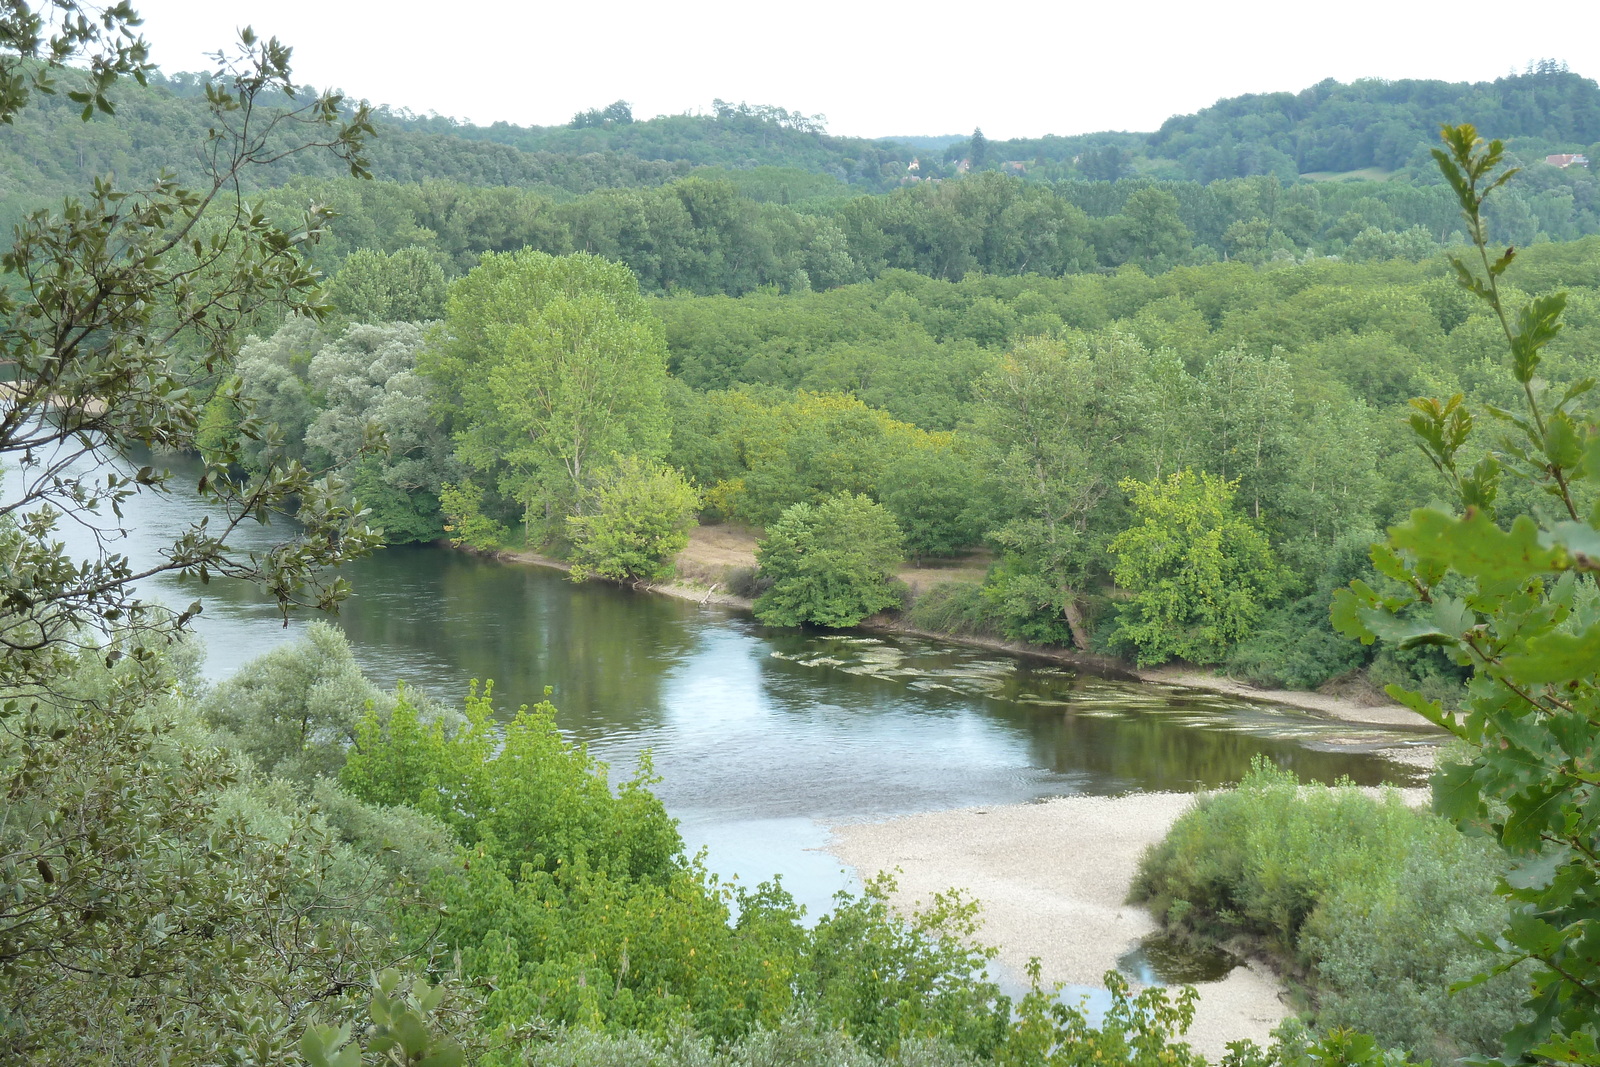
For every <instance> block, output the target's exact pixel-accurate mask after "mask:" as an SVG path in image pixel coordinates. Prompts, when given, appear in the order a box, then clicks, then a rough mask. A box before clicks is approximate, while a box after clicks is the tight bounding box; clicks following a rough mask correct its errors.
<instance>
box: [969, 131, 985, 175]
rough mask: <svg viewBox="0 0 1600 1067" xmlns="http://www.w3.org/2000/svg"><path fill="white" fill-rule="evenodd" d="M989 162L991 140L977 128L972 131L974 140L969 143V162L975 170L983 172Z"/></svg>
mask: <svg viewBox="0 0 1600 1067" xmlns="http://www.w3.org/2000/svg"><path fill="white" fill-rule="evenodd" d="M988 160H989V139H988V138H987V137H985V136H984V135H983V131H982V130H980V129H978V128H977V127H973V129H972V139H971V140H969V141H968V142H967V162H968V163H969V164H971V166H972V169H973V170H982V169H983V165H984V164H985V163H987V162H988Z"/></svg>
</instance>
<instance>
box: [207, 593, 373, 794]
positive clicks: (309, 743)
mask: <svg viewBox="0 0 1600 1067" xmlns="http://www.w3.org/2000/svg"><path fill="white" fill-rule="evenodd" d="M389 702H390V701H389V698H388V697H386V696H385V694H383V693H382V692H380V691H379V690H378V689H377V687H376V686H374V685H372V683H370V682H368V681H367V679H366V678H365V676H363V675H362V673H361V668H360V667H358V666H357V665H356V662H355V657H354V656H352V655H351V654H350V645H349V643H348V642H347V641H346V640H345V637H344V634H343V633H342V632H341V631H339V630H336V629H334V628H333V627H332V626H329V625H328V624H327V623H325V622H322V621H320V620H319V621H316V622H313V623H312V624H311V625H310V626H309V627H308V628H307V629H306V635H305V637H304V638H302V639H301V640H299V641H296V642H294V643H293V644H290V645H284V646H281V647H279V648H276V649H273V650H272V651H271V652H268V653H267V654H266V655H264V656H261V657H259V658H257V659H254V660H251V661H250V662H249V663H248V664H246V665H245V666H244V667H242V668H241V669H240V670H239V671H238V673H236V674H235V675H234V676H233V677H232V678H229V679H228V680H227V681H225V682H223V683H222V684H221V685H219V686H218V687H217V688H216V689H215V690H213V691H212V692H211V693H210V694H208V695H207V697H206V699H205V702H204V704H203V710H202V713H203V714H204V715H205V718H206V720H207V721H208V722H209V723H211V725H212V727H213V728H214V729H215V730H216V731H217V740H218V741H219V743H221V744H222V745H223V747H226V748H229V749H233V750H235V751H243V752H248V753H249V754H250V755H251V757H252V758H253V759H254V760H255V763H256V767H257V768H258V769H259V770H260V771H261V772H262V773H264V774H268V775H279V776H281V777H285V778H290V779H293V780H295V781H299V782H303V783H310V782H311V781H312V780H313V779H315V778H317V777H318V776H321V775H332V774H337V773H338V772H339V768H340V767H342V766H344V761H345V749H346V748H347V747H348V746H349V745H350V743H351V742H352V741H354V740H355V737H356V727H357V724H359V723H360V722H361V720H362V717H363V716H364V715H366V714H367V712H368V711H369V710H370V709H375V708H378V707H383V706H386V705H387V704H388V703H389Z"/></svg>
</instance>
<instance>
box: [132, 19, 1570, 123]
mask: <svg viewBox="0 0 1600 1067" xmlns="http://www.w3.org/2000/svg"><path fill="white" fill-rule="evenodd" d="M137 7H138V10H139V11H140V14H141V15H143V16H144V20H145V25H144V33H145V36H146V37H147V39H148V40H149V41H150V42H151V45H152V54H153V58H154V60H155V61H156V62H157V63H159V64H160V65H161V67H162V69H164V70H174V71H182V70H203V69H207V64H206V62H205V60H204V57H205V55H206V54H207V53H211V52H215V51H216V50H217V49H218V48H222V47H228V46H230V45H231V42H232V41H233V40H234V39H235V36H236V33H237V30H238V29H239V28H240V27H242V26H244V25H247V24H248V25H251V26H252V27H253V28H254V29H255V30H256V32H257V33H259V34H261V35H263V36H276V37H278V38H279V39H281V40H282V41H283V42H284V43H285V44H288V45H290V46H291V47H293V48H294V49H295V74H296V77H297V78H298V79H299V80H300V81H302V82H304V83H307V84H312V85H321V86H337V87H339V88H342V89H344V90H346V91H347V92H348V93H349V94H350V95H351V96H352V97H355V98H359V99H366V100H372V101H380V102H382V103H384V104H386V105H387V106H389V107H391V108H394V109H396V110H400V109H404V110H409V111H411V112H413V113H415V114H419V115H428V114H438V115H441V116H449V117H455V118H457V119H458V120H460V121H464V122H468V123H471V124H473V125H480V126H487V125H492V124H494V123H495V122H507V123H510V124H513V125H518V126H560V125H564V124H566V123H567V122H568V121H570V119H571V117H572V116H573V115H574V114H575V113H578V112H581V111H585V110H588V109H590V108H597V107H599V108H603V107H605V106H606V105H607V104H609V103H611V102H612V101H614V100H627V101H629V102H630V103H631V104H632V105H633V107H634V111H635V114H637V115H639V116H641V117H645V116H654V115H661V114H668V115H670V114H684V113H693V111H694V109H697V108H699V109H703V108H706V107H708V106H709V105H710V102H711V101H712V100H713V99H714V98H717V97H719V96H721V97H725V98H729V97H728V95H727V94H728V90H729V89H730V88H732V87H735V86H737V87H738V91H737V92H735V93H734V94H733V95H732V97H731V98H732V99H742V100H746V101H761V102H766V103H773V102H781V103H782V106H785V107H789V106H791V105H794V104H799V105H803V106H802V108H801V110H803V111H805V112H806V113H807V114H812V113H817V114H824V115H827V116H828V120H829V121H828V129H829V132H830V133H832V134H834V135H836V136H848V137H862V138H867V139H872V140H879V139H884V138H890V137H897V136H898V137H913V136H926V137H942V136H958V135H965V134H966V133H969V132H970V131H971V130H972V129H973V128H974V127H978V128H981V129H983V130H984V132H985V135H986V136H988V137H989V138H991V139H993V140H1012V139H1018V138H1033V137H1044V136H1052V135H1053V136H1062V137H1070V136H1076V135H1080V134H1084V133H1100V132H1148V131H1151V130H1155V129H1159V128H1160V126H1161V124H1162V122H1164V121H1165V120H1166V119H1168V118H1170V117H1172V116H1174V115H1185V114H1192V113H1193V112H1195V111H1199V110H1201V109H1203V108H1205V107H1208V106H1210V105H1212V104H1214V103H1215V102H1216V101H1218V100H1223V99H1228V98H1232V97H1237V96H1245V95H1252V94H1261V93H1266V92H1278V91H1299V89H1303V88H1306V87H1309V86H1312V85H1315V84H1317V83H1318V82H1320V81H1323V80H1325V79H1327V78H1330V77H1331V78H1334V79H1336V80H1338V81H1341V82H1346V83H1348V82H1351V81H1356V80H1360V79H1363V78H1376V79H1381V80H1387V81H1396V80H1401V79H1405V78H1416V79H1424V80H1442V81H1450V82H1480V81H1492V80H1493V79H1494V78H1497V77H1501V76H1503V75H1505V74H1506V73H1508V72H1509V71H1520V70H1522V69H1523V68H1524V66H1525V65H1526V64H1528V63H1530V62H1534V61H1538V60H1540V59H1544V58H1552V59H1555V60H1558V61H1562V62H1565V63H1566V64H1567V65H1568V66H1569V67H1570V68H1572V69H1574V70H1579V71H1582V70H1585V69H1587V70H1600V5H1594V4H1591V3H1580V2H1578V0H1557V2H1555V3H1553V4H1552V5H1549V7H1548V9H1547V11H1546V16H1547V17H1545V18H1542V19H1541V20H1539V22H1540V24H1539V25H1538V26H1524V25H1521V24H1519V23H1517V22H1515V21H1514V20H1508V19H1505V18H1504V17H1503V10H1502V9H1501V7H1500V6H1499V5H1497V4H1491V3H1488V2H1487V0H1466V2H1465V3H1463V4H1460V5H1457V6H1456V7H1455V8H1453V9H1452V10H1451V12H1450V13H1449V16H1448V17H1449V18H1450V19H1451V20H1452V21H1450V22H1449V23H1447V22H1446V21H1445V16H1441V15H1439V14H1437V13H1436V12H1435V10H1434V9H1432V8H1431V7H1430V8H1429V9H1428V10H1424V9H1423V5H1416V4H1411V5H1408V4H1404V3H1402V4H1394V3H1392V2H1381V0H1352V3H1350V4H1347V5H1346V6H1345V8H1344V9H1343V10H1342V12H1341V14H1340V16H1339V17H1338V18H1336V19H1334V18H1329V17H1328V16H1326V15H1324V14H1320V13H1316V12H1304V11H1300V10H1289V11H1285V10H1284V9H1283V8H1282V6H1281V5H1272V4H1268V3H1266V2H1265V0H1224V3H1222V4H1220V5H1214V6H1212V7H1209V8H1207V9H1206V10H1204V11H1200V10H1197V9H1196V8H1194V7H1193V6H1192V5H1187V4H1180V3H1177V2H1175V0H1159V2H1157V3H1156V4H1155V5H1153V6H1152V7H1150V8H1148V9H1146V10H1143V11H1141V13H1140V23H1139V25H1140V26H1143V27H1155V31H1154V32H1145V33H1143V34H1142V35H1140V34H1131V33H1130V32H1129V26H1128V23H1127V21H1126V18H1125V15H1124V13H1123V12H1122V11H1120V10H1110V9H1107V8H1105V7H1103V6H1100V7H1089V6H1084V7H1082V8H1077V9H1075V8H1072V7H1070V6H1067V5H1046V4H1024V5H1019V6H1016V7H1014V8H1012V9H1008V11H1007V12H1006V15H1007V17H1005V18H992V19H977V20H974V19H960V18H956V17H949V16H940V15H938V13H930V14H927V15H925V16H923V17H908V16H907V14H906V12H905V11H904V10H903V9H901V8H899V7H895V6H892V5H889V4H886V3H879V4H866V5H863V4H859V3H853V4H849V5H848V6H847V5H846V4H845V3H844V2H843V0H825V2H824V3H823V4H822V6H821V7H820V8H817V7H815V6H813V8H812V9H810V10H808V11H807V13H806V16H805V17H804V18H797V17H794V16H793V15H792V14H791V13H789V12H785V11H769V10H766V9H749V8H748V7H747V6H745V5H739V4H735V3H732V2H731V0H714V2H713V3H712V4H711V6H710V7H708V8H704V9H702V10H700V11H699V12H697V16H696V17H695V18H694V19H692V20H690V19H684V18H681V17H679V16H678V15H677V14H675V13H674V12H672V11H668V10H662V9H659V8H657V7H656V6H654V5H650V4H645V3H642V2H640V0H624V3H623V4H622V6H621V7H620V8H618V9H616V10H614V11H611V12H608V17H607V19H606V20H605V22H604V23H603V24H598V23H597V22H596V21H595V20H594V19H593V18H592V17H591V16H589V15H588V14H587V13H585V12H583V11H580V10H578V9H575V8H570V7H555V8H551V9H548V10H545V9H541V10H536V11H535V10H530V9H528V8H527V7H525V6H519V5H512V4H510V3H506V2H504V0H491V2H490V3H489V4H487V5H485V6H481V7H480V8H478V9H475V10H476V11H481V12H482V14H481V15H480V16H479V19H478V20H477V21H475V22H473V23H466V22H461V21H456V22H443V23H441V22H440V21H439V20H438V19H437V16H436V13H435V11H434V10H433V9H431V8H423V7H422V6H421V5H418V4H413V3H409V2H406V0H402V2H400V3H389V4H385V5H383V6H382V7H379V6H378V5H377V4H376V3H373V2H371V0H357V2H353V3H347V4H341V5H327V4H319V3H315V2H314V0H281V2H279V3H277V4H275V5H273V7H272V8H270V9H266V8H263V9H260V10H255V9H253V8H252V7H250V6H249V5H244V4H237V3H236V4H228V5H218V4H215V3H202V2H201V0H147V2H144V3H140V4H138V5H137ZM1487 20H1492V21H1493V22H1494V24H1495V25H1496V32H1495V34H1494V35H1493V36H1492V39H1486V36H1487V35H1483V34H1475V33H1462V34H1461V35H1460V39H1457V38H1455V37H1450V36H1448V32H1449V26H1451V25H1461V26H1469V25H1478V24H1484V23H1485V22H1486V21H1487ZM1554 23H1559V24H1561V25H1562V33H1561V36H1560V42H1561V45H1562V48H1561V49H1558V50H1556V51H1558V53H1559V54H1556V55H1551V52H1552V50H1553V49H1552V40H1551V39H1550V35H1549V30H1548V27H1549V26H1550V25H1552V24H1554ZM1379 26H1381V27H1383V32H1382V33H1381V34H1379V33H1374V32H1372V28H1373V27H1379ZM841 27H845V28H847V32H846V31H843V30H841ZM1108 41H1109V42H1115V43H1116V45H1117V47H1110V48H1108V47H1104V46H1103V44H1102V42H1108ZM1291 84H1297V85H1298V88H1297V89H1288V90H1286V89H1282V88H1271V87H1273V86H1279V87H1281V86H1285V85H1291ZM684 101H691V102H692V103H691V104H690V105H689V108H688V109H687V111H685V110H684V109H683V102H684ZM939 128H943V129H945V130H947V131H949V132H947V133H938V134H910V133H899V134H893V133H883V132H880V131H884V130H912V129H939ZM957 131H960V132H959V133H958V132H957Z"/></svg>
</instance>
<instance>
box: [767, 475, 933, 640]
mask: <svg viewBox="0 0 1600 1067" xmlns="http://www.w3.org/2000/svg"><path fill="white" fill-rule="evenodd" d="M903 558H904V556H903V548H902V535H901V533H900V527H899V526H897V525H895V521H894V516H893V515H891V514H889V512H888V511H887V510H885V509H884V508H883V507H882V506H881V505H879V504H876V503H874V502H873V501H872V500H871V499H870V498H868V497H865V496H858V495H855V494H851V493H841V494H839V495H838V496H834V497H829V498H828V499H827V500H824V501H823V502H822V503H820V504H795V505H794V506H792V507H790V508H788V509H787V510H785V511H784V513H783V514H782V515H781V516H780V517H779V518H778V521H777V522H775V523H773V524H772V526H771V527H770V528H769V529H768V530H767V536H766V539H765V540H763V541H762V542H761V543H760V544H759V545H758V546H757V548H756V562H757V563H758V564H760V567H761V576H762V577H763V578H765V579H767V580H768V581H770V582H771V585H770V586H769V588H768V589H767V591H766V592H765V593H763V594H761V596H760V598H758V599H757V600H756V605H755V613H756V618H758V619H760V620H761V621H762V622H764V623H767V624H769V625H771V626H799V625H801V624H803V623H814V624H816V625H818V626H854V625H855V624H856V623H858V622H860V621H861V620H862V619H864V618H866V617H867V616H868V615H871V614H872V613H873V612H876V611H882V610H884V609H885V608H891V607H894V606H895V605H896V604H898V603H899V602H900V594H899V592H898V590H896V589H895V587H894V585H893V584H892V582H891V577H892V572H893V570H894V568H895V567H896V566H897V565H899V563H900V561H901V559H903Z"/></svg>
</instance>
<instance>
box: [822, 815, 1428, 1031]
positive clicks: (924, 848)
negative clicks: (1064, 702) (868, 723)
mask: <svg viewBox="0 0 1600 1067" xmlns="http://www.w3.org/2000/svg"><path fill="white" fill-rule="evenodd" d="M1401 792H1402V794H1403V795H1405V796H1406V798H1407V800H1408V801H1409V802H1413V803H1416V802H1420V799H1421V798H1422V797H1424V796H1425V795H1426V790H1402V791H1401ZM1194 799H1195V797H1194V795H1193V794H1178V793H1138V794H1133V795H1130V796H1123V797H1088V796H1077V797H1064V798H1060V799H1055V800H1048V801H1044V802H1041V803H1035V804H1017V805H1007V806H996V807H988V808H966V809H961V810H956V811H939V812H930V813H927V814H923V815H911V816H906V817H903V818H898V819H891V820H888V821H886V822H877V823H856V824H847V825H840V826H833V827H830V830H831V832H832V835H833V836H832V839H831V840H830V841H829V843H828V844H827V845H826V846H825V850H826V851H827V852H828V853H829V854H830V855H833V856H835V857H837V858H838V859H839V860H841V861H843V862H844V863H846V864H849V865H850V866H851V867H854V868H855V869H856V871H857V872H859V873H860V875H861V876H862V877H864V878H866V877H871V876H872V875H873V874H876V873H877V872H880V871H888V872H890V873H893V874H895V877H896V880H897V881H898V884H899V890H898V892H897V893H896V894H895V896H894V897H893V901H894V904H895V906H896V907H898V908H900V909H902V910H904V911H910V910H911V909H912V908H914V907H915V906H916V903H917V902H918V901H927V900H929V899H931V897H932V896H933V894H934V893H938V892H942V891H945V890H948V889H950V888H952V887H956V888H960V889H963V890H966V891H967V892H969V893H970V894H971V895H972V896H973V897H975V898H977V899H978V900H979V901H981V902H982V905H983V918H984V923H983V928H982V930H981V931H980V933H979V938H980V940H982V941H984V942H985V943H988V944H991V945H995V946H996V947H998V948H999V950H1000V956H999V961H1000V963H1002V964H1003V965H1004V966H1005V967H1006V968H1007V969H1008V970H1010V971H1011V972H1012V973H1014V974H1019V975H1020V974H1022V973H1024V969H1025V968H1026V966H1027V964H1028V960H1029V959H1030V958H1032V957H1037V958H1038V960H1039V966H1040V975H1041V977H1042V978H1043V980H1044V981H1045V982H1046V983H1056V982H1064V983H1067V984H1069V985H1076V986H1100V985H1101V984H1102V976H1103V975H1104V974H1105V972H1106V971H1108V970H1113V969H1115V968H1116V967H1117V961H1118V959H1119V958H1120V957H1122V956H1123V955H1124V954H1126V953H1127V952H1128V951H1130V950H1131V949H1132V948H1133V947H1134V946H1135V945H1136V944H1137V943H1138V942H1139V940H1140V939H1141V938H1143V937H1145V936H1147V935H1149V934H1152V933H1154V932H1156V930H1157V929H1158V925H1157V923H1156V921H1155V919H1154V918H1153V917H1152V916H1151V915H1150V913H1149V912H1148V911H1146V910H1145V909H1144V908H1143V907H1141V906H1138V905H1134V904H1128V903H1126V901H1127V897H1128V889H1129V887H1130V886H1131V885H1132V883H1133V876H1134V873H1135V871H1136V870H1137V867H1138V863H1139V857H1140V856H1141V855H1143V853H1144V850H1145V849H1146V848H1148V847H1149V846H1151V845H1153V844H1155V843H1157V842H1158V841H1160V840H1161V839H1162V838H1163V837H1165V836H1166V834H1167V831H1168V830H1169V829H1170V828H1171V826H1172V824H1173V822H1174V821H1176V819H1177V818H1178V816H1179V815H1181V814H1182V813H1183V812H1184V811H1185V810H1187V808H1188V807H1189V805H1190V804H1192V803H1193V802H1194ZM1195 988H1196V989H1197V990H1198V991H1199V992H1200V1000H1199V1003H1198V1005H1197V1007H1196V1010H1195V1020H1194V1025H1193V1026H1192V1027H1191V1028H1190V1030H1189V1033H1188V1035H1187V1037H1186V1038H1185V1039H1186V1040H1187V1041H1189V1042H1190V1044H1191V1045H1193V1046H1194V1048H1195V1049H1196V1050H1197V1051H1199V1052H1201V1053H1202V1054H1203V1055H1205V1056H1206V1057H1207V1058H1208V1059H1210V1060H1212V1061H1213V1062H1215V1061H1216V1060H1218V1059H1220V1058H1221V1056H1222V1055H1223V1054H1224V1053H1225V1052H1226V1047H1227V1043H1228V1042H1229V1041H1236V1040H1239V1039H1240V1038H1249V1039H1250V1040H1252V1041H1255V1042H1256V1043H1257V1044H1260V1045H1262V1046H1263V1047H1265V1046H1266V1045H1267V1044H1268V1043H1269V1042H1270V1039H1271V1031H1272V1029H1273V1028H1274V1027H1275V1026H1277V1025H1278V1023H1280V1022H1281V1021H1283V1019H1285V1018H1286V1017H1287V1016H1289V1015H1290V1014H1292V1011H1291V1009H1290V1007H1289V1005H1288V1004H1287V1002H1286V1001H1285V999H1284V995H1283V987H1282V985H1281V983H1280V982H1279V981H1278V979H1277V976H1276V975H1275V974H1274V972H1273V971H1272V969H1271V968H1270V967H1268V966H1267V965H1265V964H1264V963H1262V962H1261V961H1250V962H1249V963H1247V964H1246V965H1244V966H1240V967H1236V968H1234V970H1233V971H1231V972H1230V973H1229V974H1228V975H1227V977H1226V978H1224V979H1222V980H1221V981H1218V982H1206V983H1200V984H1197V985H1196V987H1195Z"/></svg>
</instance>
